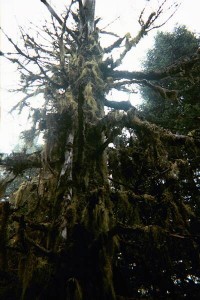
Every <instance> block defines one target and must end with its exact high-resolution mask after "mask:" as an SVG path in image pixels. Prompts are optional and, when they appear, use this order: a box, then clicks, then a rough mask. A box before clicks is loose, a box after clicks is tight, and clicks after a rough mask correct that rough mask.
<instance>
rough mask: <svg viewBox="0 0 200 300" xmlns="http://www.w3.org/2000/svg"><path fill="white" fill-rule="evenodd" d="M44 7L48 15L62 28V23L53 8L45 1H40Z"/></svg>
mask: <svg viewBox="0 0 200 300" xmlns="http://www.w3.org/2000/svg"><path fill="white" fill-rule="evenodd" d="M40 1H41V2H42V3H44V5H46V7H47V9H48V10H49V12H50V14H51V15H52V16H53V17H54V18H55V19H56V20H57V21H58V23H59V24H60V25H61V26H63V21H62V20H61V18H60V17H59V16H58V15H57V13H56V12H55V10H54V9H53V7H52V6H51V5H50V4H49V3H48V2H47V1H46V0H40Z"/></svg>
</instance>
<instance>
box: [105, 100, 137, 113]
mask: <svg viewBox="0 0 200 300" xmlns="http://www.w3.org/2000/svg"><path fill="white" fill-rule="evenodd" d="M104 105H105V106H107V107H110V108H114V109H119V110H124V111H127V110H129V109H130V108H133V106H132V104H131V103H130V101H110V100H107V99H104Z"/></svg>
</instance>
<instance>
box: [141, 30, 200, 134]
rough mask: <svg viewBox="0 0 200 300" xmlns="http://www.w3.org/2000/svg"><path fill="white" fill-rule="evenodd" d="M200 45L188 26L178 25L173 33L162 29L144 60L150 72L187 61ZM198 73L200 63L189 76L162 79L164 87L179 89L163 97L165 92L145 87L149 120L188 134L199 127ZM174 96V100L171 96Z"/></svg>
mask: <svg viewBox="0 0 200 300" xmlns="http://www.w3.org/2000/svg"><path fill="white" fill-rule="evenodd" d="M199 45H200V40H199V37H197V35H196V34H195V33H192V32H190V31H188V30H187V28H186V27H185V26H179V27H176V28H174V31H173V32H172V33H163V32H159V33H158V34H157V36H156V37H155V45H154V48H153V49H150V50H149V51H148V53H147V58H146V60H145V61H144V62H143V66H144V69H145V71H150V70H152V69H153V68H157V69H159V68H162V67H167V66H170V65H172V64H174V63H175V61H177V60H187V57H188V56H189V55H191V54H192V53H194V51H195V49H197V48H198V47H199ZM183 72H185V71H183ZM198 72H199V65H198V66H197V67H196V68H195V69H193V71H192V72H191V71H186V73H187V76H182V77H181V76H179V77H176V78H175V79H174V80H173V81H171V80H170V79H169V78H164V79H162V80H161V82H160V85H162V87H164V88H166V89H171V90H172V89H173V90H174V91H175V92H174V94H173V93H171V94H169V95H168V97H164V98H163V97H162V92H161V93H159V91H158V90H156V89H154V90H150V89H149V88H148V87H146V88H142V95H143V97H144V99H145V101H144V103H143V105H142V110H143V113H145V117H146V118H147V120H149V121H153V122H154V123H156V124H159V125H161V126H163V127H164V128H170V130H172V131H173V132H179V133H183V134H188V133H189V132H191V131H193V132H194V131H195V130H197V129H198V128H199V125H200V123H199V122H200V118H199V116H200V111H199V83H198V76H196V74H197V73H198ZM170 97H171V101H169V100H170V99H167V98H170ZM177 101H178V103H177Z"/></svg>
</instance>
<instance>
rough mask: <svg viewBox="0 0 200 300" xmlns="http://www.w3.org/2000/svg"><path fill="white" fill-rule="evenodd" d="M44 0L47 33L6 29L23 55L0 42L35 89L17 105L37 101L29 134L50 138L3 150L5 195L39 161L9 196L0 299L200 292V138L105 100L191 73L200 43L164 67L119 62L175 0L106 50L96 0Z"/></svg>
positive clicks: (0, 249) (1, 239) (2, 227)
mask: <svg viewBox="0 0 200 300" xmlns="http://www.w3.org/2000/svg"><path fill="white" fill-rule="evenodd" d="M41 2H43V3H44V4H45V5H46V7H47V8H48V10H49V12H50V14H51V16H52V22H53V23H52V26H51V24H46V25H44V27H43V32H42V33H41V31H40V30H38V32H37V34H38V35H40V36H41V37H43V38H44V39H43V42H42V41H40V42H38V41H37V40H36V38H35V37H32V36H30V34H29V33H25V32H24V31H23V29H21V31H22V40H23V42H24V48H20V47H19V45H17V44H16V43H15V42H14V41H13V40H12V39H10V38H9V37H8V39H9V41H10V42H11V44H12V45H13V47H14V49H15V51H16V55H15V54H9V53H5V52H1V55H2V56H4V58H7V59H9V60H10V61H11V62H12V63H16V64H17V65H18V69H19V71H20V72H21V88H20V91H23V92H24V93H25V97H24V99H22V100H21V102H20V103H19V105H18V106H16V107H15V109H17V108H18V109H19V110H21V109H22V108H23V107H24V106H28V107H30V114H31V116H32V119H33V127H32V129H31V131H29V132H26V134H25V136H26V137H28V140H29V141H30V140H31V138H32V139H33V138H34V137H35V134H40V133H41V132H42V133H43V136H44V140H45V144H44V148H43V149H42V150H38V151H36V152H33V153H25V152H23V153H13V154H12V155H10V156H8V157H2V158H1V165H2V167H4V168H6V170H7V172H10V173H9V178H7V177H6V178H4V180H1V185H0V191H1V192H2V194H3V193H4V191H5V189H6V186H7V185H8V184H9V183H10V182H11V181H13V180H15V177H16V176H19V175H20V174H23V173H24V172H25V171H26V170H27V169H32V168H34V169H37V170H38V172H36V174H35V175H34V176H31V177H29V178H27V180H26V181H24V182H23V183H22V184H21V185H20V186H19V188H18V189H17V190H16V191H15V192H14V193H12V194H11V195H10V199H9V201H3V202H1V203H0V213H1V214H0V272H1V273H0V276H1V277H0V287H1V289H0V295H1V298H2V299H13V295H14V298H15V299H55V298H57V299H76V300H78V299H87V300H92V299H97V300H98V299H99V300H103V299H105V300H109V299H128V298H130V297H132V298H133V297H134V298H141V297H142V296H145V297H149V298H150V297H151V298H152V297H154V296H155V297H163V298H164V297H165V298H166V297H167V296H168V295H169V296H170V297H174V296H177V297H183V295H185V294H186V295H187V296H188V297H189V296H191V295H193V296H198V295H199V284H196V282H197V283H199V282H198V281H199V263H200V262H199V235H198V226H199V224H200V223H199V219H198V218H197V217H196V215H195V212H194V209H193V208H194V206H193V205H190V200H191V199H190V195H189V194H188V191H190V190H191V188H192V187H195V189H197V188H198V184H197V183H196V182H194V178H193V171H194V170H195V171H196V169H197V161H196V160H195V159H194V156H195V155H199V139H196V138H194V137H193V136H187V135H177V134H174V133H172V132H171V131H169V130H166V129H163V128H161V127H159V126H157V125H155V124H152V123H150V122H148V121H146V120H145V119H144V118H143V116H142V113H141V112H140V111H137V109H136V108H135V107H133V106H132V105H131V103H129V102H127V101H121V102H119V101H109V100H108V99H107V98H106V95H107V94H108V92H109V91H110V90H111V89H119V90H124V89H128V88H129V87H131V86H132V85H133V84H138V85H145V86H146V85H148V86H149V87H150V88H152V89H155V85H154V84H153V83H152V82H154V81H155V80H157V81H158V80H160V79H163V78H166V77H170V78H172V80H173V78H174V76H185V75H182V73H183V70H187V71H188V70H191V71H192V70H194V69H195V68H196V66H197V65H198V64H199V53H198V52H197V49H195V52H194V53H192V54H191V55H190V56H189V57H188V59H187V60H180V61H178V62H175V63H173V64H172V65H171V66H170V67H163V68H162V69H160V70H159V71H157V70H152V71H148V72H143V71H141V72H135V71H132V72H129V71H123V70H119V69H117V67H118V66H120V65H121V64H122V62H123V58H124V57H125V55H126V54H127V53H128V52H129V51H130V50H131V49H132V48H133V47H135V46H136V45H137V44H138V43H139V41H140V40H141V39H142V38H143V37H144V36H145V35H146V34H147V33H148V32H149V31H150V30H152V29H153V28H157V27H159V25H158V23H157V22H158V18H159V16H160V15H161V13H162V12H163V11H164V6H165V5H166V1H163V2H162V4H161V5H160V6H159V7H158V10H157V11H156V12H153V13H151V14H150V15H149V16H148V17H147V19H146V21H145V19H144V18H145V11H144V10H143V11H142V13H141V15H140V17H139V23H140V25H141V30H140V31H139V33H138V35H137V36H136V37H135V38H132V37H131V36H130V35H129V34H127V35H125V36H124V37H117V36H116V35H115V34H114V36H115V37H116V40H115V42H114V43H113V44H112V45H110V46H109V47H107V48H104V49H103V48H102V47H101V45H100V40H99V35H101V34H109V33H108V32H107V33H106V32H104V31H101V30H99V29H98V28H97V24H98V21H99V20H98V19H97V20H96V19H94V5H95V1H85V2H84V3H82V1H81V0H79V1H71V5H70V6H69V7H68V9H67V12H66V13H65V16H64V17H63V18H61V17H59V16H58V14H57V13H56V12H55V11H54V10H53V8H52V7H51V6H50V5H49V4H48V2H47V1H46V0H41ZM90 5H91V6H90ZM77 6H78V7H77ZM86 8H87V9H86ZM88 11H89V14H88ZM72 23H73V25H72ZM111 34H112V33H111ZM47 42H49V43H47ZM118 48H120V49H121V48H122V49H123V50H122V52H121V54H120V57H119V58H118V59H117V60H113V58H112V51H113V50H115V49H118ZM105 54H106V58H105ZM180 73H181V74H180ZM157 89H158V87H157ZM159 89H160V91H162V92H163V94H165V93H166V90H164V88H162V87H159ZM168 92H169V91H167V93H168ZM37 94H43V95H44V101H45V103H44V105H43V107H39V108H37V109H36V108H34V107H31V102H30V101H31V98H32V97H35V96H36V95H37ZM105 106H107V107H110V108H111V111H110V112H108V113H107V114H105V111H104V108H105ZM123 130H126V133H125V134H124V133H123ZM128 133H129V134H128ZM112 143H113V145H114V146H110V145H112ZM185 181H186V185H187V188H183V183H185ZM185 190H187V192H185ZM186 196H187V197H186ZM194 201H195V200H193V203H194ZM194 224H195V226H194Z"/></svg>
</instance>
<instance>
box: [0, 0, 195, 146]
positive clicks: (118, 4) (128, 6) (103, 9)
mask: <svg viewBox="0 0 200 300" xmlns="http://www.w3.org/2000/svg"><path fill="white" fill-rule="evenodd" d="M177 1H178V2H179V3H180V2H181V5H180V7H179V9H178V11H177V12H176V14H175V15H174V16H173V18H172V19H170V20H169V21H168V22H167V24H166V25H164V26H163V27H162V28H161V29H160V30H162V31H171V30H172V29H173V28H174V26H175V25H176V24H180V25H183V24H184V25H186V26H187V27H188V29H189V30H191V31H195V32H197V33H198V32H200V21H199V11H200V10H199V9H200V1H199V0H182V1H181V0H177ZM70 2H71V1H70V0H60V1H58V0H49V3H50V4H51V5H52V6H53V7H54V8H55V9H56V11H57V13H58V14H61V13H62V12H63V11H64V10H65V7H66V6H67V5H69V3H70ZM159 2H161V0H150V1H147V0H96V16H98V17H101V18H102V20H101V21H100V22H99V27H100V28H105V30H108V31H114V32H115V33H117V34H118V35H120V36H123V35H124V34H126V33H128V32H130V34H131V35H132V36H135V35H136V34H137V32H138V30H139V25H138V22H137V20H138V16H139V14H140V12H141V10H142V8H144V7H145V5H147V6H146V9H145V13H146V15H145V16H146V17H148V14H149V13H150V12H152V11H154V10H155V7H157V6H158V3H159ZM174 2H175V0H168V1H167V3H168V5H170V4H172V3H174ZM166 7H167V6H166ZM167 17H169V13H168V14H167V13H165V14H164V18H163V19H162V20H161V21H164V20H166V18H167ZM48 18H49V13H48V11H47V9H46V7H45V6H44V5H43V4H42V3H41V1H40V0H0V24H1V27H2V28H3V29H4V30H5V31H6V33H7V34H8V35H9V36H10V37H11V38H12V39H13V40H15V41H17V40H18V39H19V35H18V32H19V31H18V27H19V26H22V27H23V28H25V29H26V30H27V31H29V27H30V22H32V23H34V24H37V25H39V24H42V23H43V21H44V19H48ZM155 34H156V31H151V33H150V34H149V36H148V37H145V39H143V40H142V41H141V42H140V44H139V45H138V47H137V48H135V49H133V50H132V51H131V52H130V54H129V55H127V57H126V59H125V61H124V64H123V66H122V68H123V69H128V70H139V69H140V60H141V59H143V58H144V57H145V53H146V51H147V49H149V48H151V47H152V45H153V37H154V36H155ZM105 42H109V41H108V38H106V40H105ZM9 49H10V45H9V43H8V42H7V41H6V40H5V39H4V37H3V36H2V35H1V36H0V50H1V51H8V50H9ZM18 80H19V76H18V75H17V73H16V71H15V68H14V67H13V66H12V65H11V64H9V63H8V62H6V61H5V60H3V59H1V60H0V101H1V107H2V112H1V124H0V152H9V151H11V150H12V149H13V147H14V146H15V145H16V144H17V142H18V137H19V132H20V131H21V130H22V129H23V128H24V127H27V126H28V123H26V122H25V120H24V117H23V115H21V116H17V117H16V115H15V116H12V115H8V113H7V111H8V110H9V109H10V108H11V107H12V106H13V105H14V103H16V101H18V100H20V98H19V95H17V94H15V93H9V92H8V90H9V89H13V88H16V87H17V84H18ZM120 96H121V95H120ZM111 97H116V95H115V94H114V95H111ZM122 97H124V95H122ZM127 97H128V98H127ZM128 99H129V100H131V102H132V103H133V104H136V103H137V101H138V100H139V99H137V95H135V94H133V95H126V99H124V100H128ZM112 100H114V99H112ZM121 100H123V99H121Z"/></svg>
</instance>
